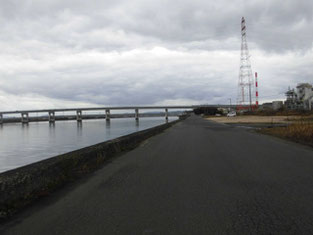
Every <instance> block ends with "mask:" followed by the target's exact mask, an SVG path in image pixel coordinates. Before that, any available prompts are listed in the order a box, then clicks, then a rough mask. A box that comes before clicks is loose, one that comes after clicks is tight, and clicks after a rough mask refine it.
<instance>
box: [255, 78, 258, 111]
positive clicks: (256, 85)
mask: <svg viewBox="0 0 313 235" xmlns="http://www.w3.org/2000/svg"><path fill="white" fill-rule="evenodd" d="M258 86H259V85H258V73H257V72H255V107H256V108H258V107H259V88H258Z"/></svg>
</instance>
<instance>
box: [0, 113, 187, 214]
mask: <svg viewBox="0 0 313 235" xmlns="http://www.w3.org/2000/svg"><path fill="white" fill-rule="evenodd" d="M181 119H182V118H181ZM181 119H180V120H181ZM178 121H179V120H177V121H173V122H170V123H166V124H163V125H160V126H156V127H153V128H150V129H147V130H143V131H139V132H136V133H133V134H130V135H126V136H122V137H120V138H117V139H113V140H109V141H106V142H103V143H99V144H96V145H92V146H89V147H86V148H82V149H79V150H76V151H72V152H69V153H65V154H62V155H58V156H55V157H52V158H49V159H46V160H42V161H40V162H36V163H33V164H30V165H27V166H23V167H20V168H17V169H14V170H11V171H7V172H4V173H1V174H0V219H1V220H3V219H6V218H8V217H10V216H11V215H13V214H14V213H15V212H16V211H18V210H19V209H21V208H23V207H24V206H26V205H28V204H30V203H31V202H33V201H34V200H36V199H38V198H40V197H42V196H46V195H49V194H50V193H51V192H53V191H55V190H56V189H57V188H59V187H61V186H63V185H65V184H66V183H67V182H70V181H73V180H75V179H77V178H79V177H81V176H84V175H85V174H87V173H89V172H92V171H94V170H96V169H98V168H99V167H101V166H102V165H103V163H104V162H105V161H106V160H108V159H109V158H112V157H113V156H116V155H117V154H119V153H121V152H123V151H128V150H131V149H133V148H135V147H137V146H138V145H139V144H140V143H141V142H142V141H143V140H145V139H147V138H149V137H151V136H154V135H156V134H158V133H160V132H162V131H164V130H165V129H167V128H169V127H171V126H172V125H174V124H175V123H177V122H178Z"/></svg>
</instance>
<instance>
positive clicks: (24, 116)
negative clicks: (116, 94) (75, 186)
mask: <svg viewBox="0 0 313 235" xmlns="http://www.w3.org/2000/svg"><path fill="white" fill-rule="evenodd" d="M200 107H206V108H236V105H224V104H222V105H220V104H212V105H170V106H108V107H91V108H64V109H37V110H16V111H2V112H0V124H2V123H3V121H4V116H5V115H10V114H19V115H20V116H21V122H22V123H28V122H29V114H30V113H47V114H48V120H49V122H52V123H54V122H55V120H56V115H55V113H57V112H63V113H64V112H76V120H77V121H78V122H81V121H82V120H83V112H87V111H101V110H105V119H106V120H107V121H109V120H110V111H111V110H134V111H135V119H136V120H138V119H139V110H157V109H160V110H165V119H168V110H170V109H176V110H177V109H178V110H179V109H180V110H182V109H195V108H200Z"/></svg>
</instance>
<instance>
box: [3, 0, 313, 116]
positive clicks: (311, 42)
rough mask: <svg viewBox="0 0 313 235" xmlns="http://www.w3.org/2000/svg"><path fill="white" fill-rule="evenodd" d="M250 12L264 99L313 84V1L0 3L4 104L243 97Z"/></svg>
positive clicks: (197, 101) (77, 104)
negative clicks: (241, 70)
mask: <svg viewBox="0 0 313 235" xmlns="http://www.w3.org/2000/svg"><path fill="white" fill-rule="evenodd" d="M242 16H244V17H245V18H246V24H247V40H248V45H249V49H250V55H251V58H250V60H251V65H252V70H253V72H258V74H259V94H260V101H261V103H262V102H267V101H271V100H283V99H285V95H284V92H285V91H286V90H287V89H288V87H291V88H293V87H295V86H296V85H297V84H298V83H303V82H307V83H311V84H312V83H313V66H312V63H313V1H307V0H298V1H294V0H250V1H243V0H232V1H230V0H220V1H216V2H211V1H200V0H193V1H187V0H177V1H171V0H159V1H150V0H132V1H121V0H114V1H113V0H105V1H95V0H89V1H85V0H67V1H62V0H40V1H39V0H24V1H18V0H10V1H9V0H1V1H0V24H1V27H0V110H3V111H4V110H21V109H40V108H65V107H87V106H107V105H108V106H109V105H110V106H113V105H117V106H118V105H181V104H186V105H189V104H217V103H218V104H226V103H228V102H229V98H231V99H232V102H233V103H235V102H236V97H237V84H238V75H239V63H240V44H241V34H240V22H241V17H242Z"/></svg>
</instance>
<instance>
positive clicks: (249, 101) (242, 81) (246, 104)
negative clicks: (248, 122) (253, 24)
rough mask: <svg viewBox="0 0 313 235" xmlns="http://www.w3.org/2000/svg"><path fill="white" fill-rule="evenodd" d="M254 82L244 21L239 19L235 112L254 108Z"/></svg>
mask: <svg viewBox="0 0 313 235" xmlns="http://www.w3.org/2000/svg"><path fill="white" fill-rule="evenodd" d="M252 94H254V81H253V75H252V70H251V64H250V55H249V49H248V43H247V37H246V21H245V18H244V17H242V19H241V57H240V71H239V81H238V95H237V110H242V109H249V110H252V109H253V108H254V105H253V102H254V98H253V97H252Z"/></svg>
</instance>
